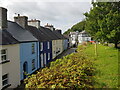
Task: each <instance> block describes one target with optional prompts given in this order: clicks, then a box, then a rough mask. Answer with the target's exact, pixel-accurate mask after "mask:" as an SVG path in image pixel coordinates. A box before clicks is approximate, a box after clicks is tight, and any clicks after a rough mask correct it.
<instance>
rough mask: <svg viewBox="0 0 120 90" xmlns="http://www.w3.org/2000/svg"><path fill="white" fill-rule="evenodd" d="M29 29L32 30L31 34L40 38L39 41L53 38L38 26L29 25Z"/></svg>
mask: <svg viewBox="0 0 120 90" xmlns="http://www.w3.org/2000/svg"><path fill="white" fill-rule="evenodd" d="M27 30H28V31H30V32H31V34H32V35H33V36H34V37H36V38H37V39H38V41H51V40H52V39H51V38H50V37H48V36H47V35H45V34H44V33H43V32H41V31H40V30H38V29H37V28H36V27H33V26H28V27H27Z"/></svg>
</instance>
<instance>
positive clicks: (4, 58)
mask: <svg viewBox="0 0 120 90" xmlns="http://www.w3.org/2000/svg"><path fill="white" fill-rule="evenodd" d="M0 55H1V62H0V63H4V62H7V61H9V60H8V59H7V49H2V50H1V54H0Z"/></svg>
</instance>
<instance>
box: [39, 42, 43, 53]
mask: <svg viewBox="0 0 120 90" xmlns="http://www.w3.org/2000/svg"><path fill="white" fill-rule="evenodd" d="M40 50H41V51H42V50H43V42H41V43H40Z"/></svg>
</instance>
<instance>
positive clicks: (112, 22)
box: [84, 2, 120, 47]
mask: <svg viewBox="0 0 120 90" xmlns="http://www.w3.org/2000/svg"><path fill="white" fill-rule="evenodd" d="M84 15H85V16H86V26H85V30H87V31H88V32H89V33H90V34H91V36H92V37H93V38H94V39H95V40H98V41H101V42H105V41H107V42H112V43H114V44H115V47H117V46H116V45H117V43H118V42H119V41H120V2H96V3H93V8H92V9H91V10H90V12H89V13H85V14H84Z"/></svg>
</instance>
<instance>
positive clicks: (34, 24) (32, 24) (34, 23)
mask: <svg viewBox="0 0 120 90" xmlns="http://www.w3.org/2000/svg"><path fill="white" fill-rule="evenodd" d="M28 25H30V26H34V27H36V28H40V20H36V19H34V20H33V19H31V20H29V21H28Z"/></svg>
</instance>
